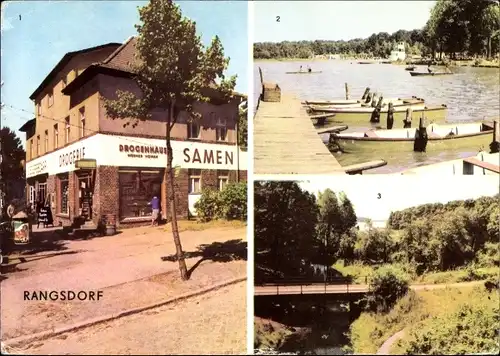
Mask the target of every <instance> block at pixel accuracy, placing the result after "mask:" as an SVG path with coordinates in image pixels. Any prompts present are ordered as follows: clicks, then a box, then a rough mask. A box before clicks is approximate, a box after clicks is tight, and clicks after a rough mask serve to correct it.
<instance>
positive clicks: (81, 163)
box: [75, 159, 97, 169]
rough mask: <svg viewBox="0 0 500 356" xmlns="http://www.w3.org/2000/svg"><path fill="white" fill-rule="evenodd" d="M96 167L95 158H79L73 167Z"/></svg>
mask: <svg viewBox="0 0 500 356" xmlns="http://www.w3.org/2000/svg"><path fill="white" fill-rule="evenodd" d="M96 167H97V162H96V160H95V159H80V160H78V161H76V162H75V168H80V169H94V168H96Z"/></svg>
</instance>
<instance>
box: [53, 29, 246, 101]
mask: <svg viewBox="0 0 500 356" xmlns="http://www.w3.org/2000/svg"><path fill="white" fill-rule="evenodd" d="M136 43H137V38H136V37H134V36H132V37H129V38H128V39H127V40H126V41H125V42H124V43H123V44H122V45H120V46H119V47H118V48H117V49H116V50H115V51H114V52H113V53H111V54H110V55H109V56H108V57H107V58H106V59H105V60H104V61H102V62H101V63H95V64H93V65H91V66H89V67H88V68H86V69H85V70H84V71H83V72H82V73H81V74H80V75H79V76H78V77H76V78H75V80H73V81H72V82H71V83H69V84H68V85H67V86H66V87H65V88H64V89H63V90H62V92H63V94H70V93H71V92H72V91H74V90H75V89H77V88H79V87H80V86H81V85H83V84H84V83H85V82H86V81H88V80H90V79H91V78H92V77H93V76H95V75H96V74H98V73H105V74H109V75H118V76H123V77H131V76H132V75H133V74H134V69H133V67H134V65H135V64H136V63H138V62H137V61H138V59H137V57H136V56H135V53H136ZM210 89H217V87H216V85H215V84H213V85H210ZM233 95H234V96H237V97H241V98H246V95H244V94H240V93H236V92H233Z"/></svg>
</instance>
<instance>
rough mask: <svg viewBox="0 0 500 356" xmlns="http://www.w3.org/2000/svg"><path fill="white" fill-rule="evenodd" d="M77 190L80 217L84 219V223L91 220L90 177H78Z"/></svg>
mask: <svg viewBox="0 0 500 356" xmlns="http://www.w3.org/2000/svg"><path fill="white" fill-rule="evenodd" d="M78 188H79V192H78V196H79V206H78V208H79V209H78V210H79V213H80V216H82V217H84V218H85V220H86V221H89V220H92V190H93V186H92V176H91V175H90V174H88V175H85V176H82V177H78Z"/></svg>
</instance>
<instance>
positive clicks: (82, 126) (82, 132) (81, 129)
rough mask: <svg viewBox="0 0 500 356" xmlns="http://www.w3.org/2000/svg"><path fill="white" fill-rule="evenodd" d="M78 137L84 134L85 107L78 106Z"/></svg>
mask: <svg viewBox="0 0 500 356" xmlns="http://www.w3.org/2000/svg"><path fill="white" fill-rule="evenodd" d="M79 113H80V138H82V137H84V136H85V107H82V108H80V110H79Z"/></svg>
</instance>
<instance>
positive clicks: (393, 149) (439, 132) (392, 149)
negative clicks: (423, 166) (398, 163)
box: [329, 121, 493, 160]
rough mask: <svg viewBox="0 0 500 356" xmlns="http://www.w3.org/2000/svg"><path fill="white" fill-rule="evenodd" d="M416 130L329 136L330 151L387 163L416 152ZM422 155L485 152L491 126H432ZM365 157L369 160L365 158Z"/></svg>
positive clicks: (462, 124) (491, 137) (463, 124)
mask: <svg viewBox="0 0 500 356" xmlns="http://www.w3.org/2000/svg"><path fill="white" fill-rule="evenodd" d="M416 131H417V129H416V128H409V129H392V130H366V131H360V132H350V133H332V134H330V143H329V148H330V150H331V151H334V152H337V151H339V150H340V151H341V152H343V153H344V154H347V153H348V154H350V155H353V156H354V155H357V156H362V157H363V159H370V157H369V156H370V154H371V153H372V152H373V158H375V157H378V156H379V155H380V152H384V157H385V158H386V159H387V160H390V158H391V156H396V155H398V154H399V153H401V152H412V151H414V150H415V148H414V143H415V140H416V137H417V138H418V136H419V135H416ZM426 131H427V135H428V137H427V141H426V142H425V144H424V147H425V152H427V153H429V152H438V153H439V152H443V151H448V150H455V149H464V148H467V149H479V148H480V147H484V148H487V147H488V145H489V144H490V143H491V141H492V140H493V123H491V122H486V121H480V122H472V123H455V124H444V125H441V124H431V125H428V126H427V128H426ZM367 155H368V156H367Z"/></svg>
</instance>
